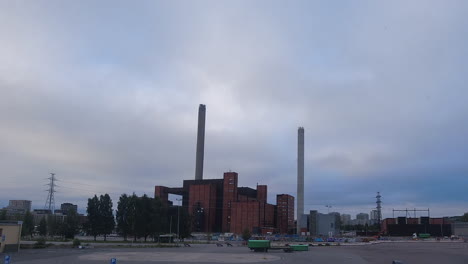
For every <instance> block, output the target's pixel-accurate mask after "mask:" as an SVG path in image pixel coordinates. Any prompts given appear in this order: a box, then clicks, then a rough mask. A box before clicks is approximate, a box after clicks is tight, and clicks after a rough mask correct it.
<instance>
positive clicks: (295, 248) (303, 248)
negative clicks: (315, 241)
mask: <svg viewBox="0 0 468 264" xmlns="http://www.w3.org/2000/svg"><path fill="white" fill-rule="evenodd" d="M290 247H291V248H292V250H293V251H309V245H290Z"/></svg>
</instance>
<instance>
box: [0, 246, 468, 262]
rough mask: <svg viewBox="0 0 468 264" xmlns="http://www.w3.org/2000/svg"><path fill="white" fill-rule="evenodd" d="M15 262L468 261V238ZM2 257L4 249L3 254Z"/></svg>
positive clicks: (51, 251) (104, 252)
mask: <svg viewBox="0 0 468 264" xmlns="http://www.w3.org/2000/svg"><path fill="white" fill-rule="evenodd" d="M10 256H11V259H12V260H11V263H12V264H16V263H24V264H27V263H31V264H32V263H34V264H49V263H57V264H62V263H63V264H65V263H66V264H70V263H77V264H78V263H90V264H97V263H110V259H111V258H116V259H117V263H118V264H125V263H140V264H142V263H153V262H154V263H172V264H177V263H278V264H280V263H281V264H283V263H284V264H286V263H294V264H300V263H346V264H368V263H375V264H380V263H382V264H389V263H392V261H393V260H400V261H402V262H403V263H405V264H414V263H418V264H419V263H422V264H430V263H434V264H439V263H450V264H458V263H460V264H462V263H464V264H466V263H468V243H436V242H432V243H424V242H402V243H398V242H388V243H381V244H375V245H364V246H330V247H326V246H323V247H310V250H309V251H304V252H293V253H284V252H283V251H269V252H268V253H256V252H251V251H250V250H249V249H248V248H246V247H243V246H234V247H226V246H224V247H217V246H216V245H214V244H194V245H192V246H191V247H180V248H125V247H113V248H93V249H66V248H65V249H64V248H46V249H28V250H22V251H21V252H20V253H13V254H10ZM2 259H3V255H2Z"/></svg>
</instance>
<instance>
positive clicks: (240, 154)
mask: <svg viewBox="0 0 468 264" xmlns="http://www.w3.org/2000/svg"><path fill="white" fill-rule="evenodd" d="M467 10H468V2H467V1H463V0H460V1H454V0H448V1H441V0H437V1H430V0H421V1H416V0H414V1H358V0H353V1H272V0H268V1H237V0H236V1H167V2H165V1H143V0H139V1H91V0H90V1H86V0H83V1H61V0H60V1H42V0H38V1H20V0H15V1H9V0H0V92H1V93H0V178H1V184H0V207H3V206H6V205H7V204H8V200H9V199H29V200H32V201H33V207H34V208H43V207H44V204H45V199H46V196H47V193H46V192H45V191H44V190H45V189H46V188H47V186H45V184H47V183H48V182H47V179H46V178H47V177H49V173H50V172H54V173H56V175H57V177H58V179H59V180H60V181H59V182H58V185H59V187H58V192H57V193H56V196H55V201H56V205H57V206H60V203H63V202H72V203H76V204H78V206H79V209H80V211H81V212H84V211H85V210H86V202H87V198H89V197H91V196H92V195H94V194H95V193H96V194H98V195H99V194H103V193H109V194H111V197H112V198H113V200H114V206H116V204H117V200H118V197H119V195H120V194H121V193H132V192H135V193H136V194H138V195H142V194H143V193H146V194H148V195H150V196H153V195H154V193H153V192H154V191H153V190H154V186H155V185H165V186H169V187H179V186H181V185H182V181H183V180H184V179H193V178H194V171H195V147H196V130H197V115H198V114H197V111H198V105H199V104H201V103H203V104H206V108H207V114H206V122H207V123H206V141H205V142H206V145H205V163H204V165H205V171H204V177H205V178H210V179H213V178H221V177H222V174H223V172H225V171H229V170H231V171H236V172H238V173H239V185H240V186H250V187H255V185H256V184H257V183H259V184H267V185H268V198H269V202H270V203H276V201H275V199H276V198H275V197H276V194H279V193H289V194H292V195H293V196H296V185H295V184H296V155H297V146H296V144H297V128H298V127H299V126H303V127H304V128H305V142H306V144H305V159H306V162H305V184H306V186H305V209H306V210H309V209H317V210H319V211H322V212H326V211H327V208H326V207H325V205H331V206H332V208H331V211H339V212H341V213H351V214H355V213H358V212H366V213H368V212H369V211H370V210H371V209H372V208H373V207H375V195H376V192H377V191H380V192H381V194H382V196H383V198H382V199H383V207H384V209H383V213H384V217H389V216H391V215H392V208H395V209H404V208H415V207H416V208H421V209H424V208H430V210H431V216H432V215H434V216H441V215H461V214H462V213H464V212H467V211H468V196H467V189H468V162H467V158H468V140H467V138H468V103H467V98H468V89H467V86H466V85H467V81H468V16H467V15H466V12H467Z"/></svg>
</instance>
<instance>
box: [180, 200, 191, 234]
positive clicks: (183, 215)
mask: <svg viewBox="0 0 468 264" xmlns="http://www.w3.org/2000/svg"><path fill="white" fill-rule="evenodd" d="M191 233H192V219H191V217H190V215H189V213H188V211H187V208H184V207H181V208H180V234H179V235H180V238H187V237H189V236H190V234H191Z"/></svg>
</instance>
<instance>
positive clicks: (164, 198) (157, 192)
mask: <svg viewBox="0 0 468 264" xmlns="http://www.w3.org/2000/svg"><path fill="white" fill-rule="evenodd" d="M167 189H168V188H167V187H165V186H154V197H155V198H156V197H158V198H159V199H161V202H162V204H164V205H167V202H168V200H169V194H168V192H167V191H168V190H167Z"/></svg>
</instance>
